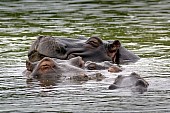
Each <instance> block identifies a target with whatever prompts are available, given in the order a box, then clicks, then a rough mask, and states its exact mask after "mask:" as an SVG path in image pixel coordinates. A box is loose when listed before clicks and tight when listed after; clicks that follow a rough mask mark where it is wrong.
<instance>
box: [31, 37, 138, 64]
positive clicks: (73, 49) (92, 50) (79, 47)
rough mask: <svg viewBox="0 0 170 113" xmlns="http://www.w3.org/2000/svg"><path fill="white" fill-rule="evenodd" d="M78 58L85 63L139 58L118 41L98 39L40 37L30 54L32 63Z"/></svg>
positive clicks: (117, 61) (116, 61) (115, 61)
mask: <svg viewBox="0 0 170 113" xmlns="http://www.w3.org/2000/svg"><path fill="white" fill-rule="evenodd" d="M122 53H123V54H122ZM121 54H122V55H121ZM77 56H80V57H82V58H83V60H84V61H94V62H102V61H113V62H114V63H119V60H124V59H125V60H128V59H133V60H134V59H138V56H136V55H134V54H133V53H131V52H129V51H128V50H126V49H125V48H123V47H122V46H121V43H120V42H119V41H118V40H115V41H102V40H101V39H100V38H98V37H90V38H89V39H86V38H83V39H82V38H81V39H71V38H54V37H48V36H39V37H38V38H37V40H36V41H35V42H34V43H33V44H32V46H31V47H30V50H29V52H28V58H29V61H31V62H35V61H39V60H41V59H42V58H44V57H51V58H58V59H62V60H68V59H70V58H73V57H77ZM121 56H122V57H121Z"/></svg>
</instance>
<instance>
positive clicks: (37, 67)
mask: <svg viewBox="0 0 170 113" xmlns="http://www.w3.org/2000/svg"><path fill="white" fill-rule="evenodd" d="M26 68H27V69H26V70H25V71H24V72H23V74H24V75H25V76H26V77H27V80H28V81H32V80H34V79H36V80H39V81H40V82H41V83H42V84H43V86H49V85H55V84H56V83H57V82H64V81H67V80H73V81H76V82H77V81H87V80H102V79H103V78H104V76H103V75H102V74H100V73H92V74H89V73H86V71H85V70H84V61H83V60H82V58H81V57H75V58H71V59H69V60H60V59H56V58H50V57H44V58H43V59H42V60H40V61H37V62H34V63H32V62H30V61H27V62H26Z"/></svg>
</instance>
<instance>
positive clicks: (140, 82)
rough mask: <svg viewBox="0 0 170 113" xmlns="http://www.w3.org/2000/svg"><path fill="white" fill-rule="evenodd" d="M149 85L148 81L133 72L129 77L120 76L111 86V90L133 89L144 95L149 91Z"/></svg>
mask: <svg viewBox="0 0 170 113" xmlns="http://www.w3.org/2000/svg"><path fill="white" fill-rule="evenodd" d="M148 85H149V84H148V82H147V81H145V80H144V79H143V78H141V77H140V76H139V75H138V74H136V73H134V72H133V73H131V74H130V75H129V76H123V75H119V76H118V77H117V78H116V79H115V81H114V83H113V84H111V85H110V86H109V89H112V90H113V89H117V88H131V89H132V91H134V92H140V93H143V92H145V91H147V87H148Z"/></svg>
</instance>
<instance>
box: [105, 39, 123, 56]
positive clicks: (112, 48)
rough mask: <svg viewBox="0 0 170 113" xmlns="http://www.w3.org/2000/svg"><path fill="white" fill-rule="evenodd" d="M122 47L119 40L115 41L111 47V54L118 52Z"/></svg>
mask: <svg viewBox="0 0 170 113" xmlns="http://www.w3.org/2000/svg"><path fill="white" fill-rule="evenodd" d="M120 46H121V43H120V41H119V40H115V41H114V42H113V43H112V44H110V45H109V48H108V49H109V52H111V53H113V52H116V51H117V50H118V48H119V47H120Z"/></svg>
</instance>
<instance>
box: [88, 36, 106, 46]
mask: <svg viewBox="0 0 170 113" xmlns="http://www.w3.org/2000/svg"><path fill="white" fill-rule="evenodd" d="M86 43H87V44H90V45H91V46H93V47H99V46H100V44H102V43H103V42H102V40H101V39H100V38H98V37H91V38H89V39H88V40H87V42H86Z"/></svg>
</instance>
